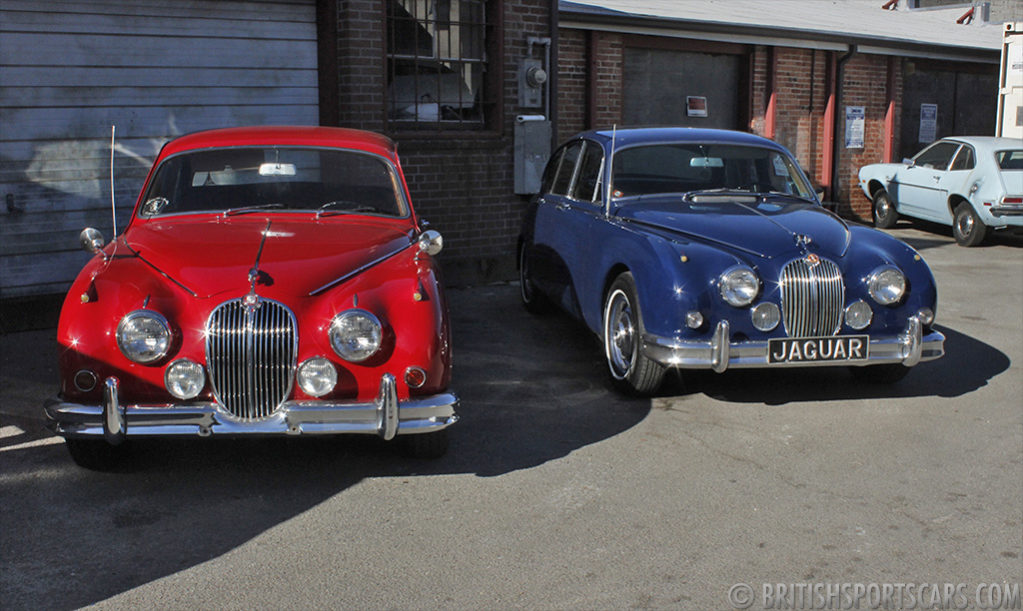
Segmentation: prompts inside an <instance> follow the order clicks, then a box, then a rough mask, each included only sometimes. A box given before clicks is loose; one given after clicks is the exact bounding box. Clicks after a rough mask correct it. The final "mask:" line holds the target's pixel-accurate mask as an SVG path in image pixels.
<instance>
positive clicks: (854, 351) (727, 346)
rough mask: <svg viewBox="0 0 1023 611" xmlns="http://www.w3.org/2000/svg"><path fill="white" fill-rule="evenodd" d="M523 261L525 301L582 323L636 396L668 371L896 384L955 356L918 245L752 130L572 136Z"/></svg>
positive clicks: (554, 167)
mask: <svg viewBox="0 0 1023 611" xmlns="http://www.w3.org/2000/svg"><path fill="white" fill-rule="evenodd" d="M518 257H519V258H518V266H519V276H520V286H521V296H522V302H523V304H524V305H525V307H526V308H527V309H528V310H530V311H532V312H536V313H539V312H542V311H544V310H546V309H548V308H550V306H552V305H554V306H559V307H561V308H563V309H565V310H567V311H568V312H569V313H570V314H572V315H574V316H576V317H578V318H580V319H581V320H582V321H583V322H584V323H585V324H586V325H587V326H588V327H589V328H590V329H591V330H592V331H593V332H594V333H596V334H597V335H598V336H599V337H600V338H601V339H602V341H603V345H604V353H605V356H606V360H607V367H608V371H609V373H610V376H611V379H612V381H613V382H614V384H615V385H616V386H618V387H619V388H620V389H621V390H623V391H625V392H629V393H635V394H641V395H645V394H651V393H653V392H655V391H656V390H657V389H658V388H659V386H660V384H661V381H662V380H663V378H664V373H665V371H666V370H667V369H669V368H672V369H711V370H713V371H715V372H718V373H721V372H724V371H726V370H729V369H738V368H753V367H759V368H773V367H807V366H828V367H835V366H848V367H850V368H851V370H852V372H853V373H854V374H855V375H858V376H862V377H864V378H866V379H868V380H873V381H877V382H884V383H889V382H894V381H897V380H899V379H901V378H902V377H903V376H905V375H906V374H907V373H908V372H909V370H910V368H912V367H914V366H915V365H917V364H918V363H921V362H924V361H928V360H931V359H936V358H938V357H940V356H941V355H942V354H943V353H944V341H945V338H944V336H943V335H942V334H941V333H940V332H938V331H936V330H935V329H934V328H933V325H934V319H935V311H936V303H937V291H936V287H935V283H934V277H933V275H932V274H931V270H930V268H928V266H927V264H926V263H925V262H924V260H923V258H922V257H921V256H920V254H919V253H917V252H916V251H915V250H913V249H912V248H911V247H909V246H908V245H906V244H905V243H903V242H901V241H899V240H897V239H895V238H893V237H891V236H888V235H886V234H885V233H883V232H880V231H877V230H875V229H872V228H869V227H864V226H858V225H850V224H848V223H846V222H845V221H843V220H842V219H840V218H839V217H838V216H836V215H834V214H833V213H831V212H830V211H828V210H826V209H824V208H823V207H822V206H821V204H820V201H819V199H818V197H817V195H816V194H815V192H814V189H813V187H812V186H811V183H810V181H809V180H807V178H806V176H805V175H804V174H803V172H802V170H801V169H800V168H799V165H798V164H797V163H796V161H795V160H794V159H793V158H792V155H791V154H790V153H789V152H788V151H787V150H786V149H785V148H784V147H782V146H780V145H779V144H777V143H775V142H772V141H770V140H767V139H764V138H761V137H759V136H755V135H751V134H746V133H740V132H731V131H723V130H702V129H690V128H656V129H655V128H649V129H628V130H617V131H611V130H607V131H589V132H584V133H582V134H579V135H577V136H575V137H573V138H571V139H570V140H569V141H568V142H566V143H565V144H564V145H562V146H561V147H560V148H559V149H558V150H557V151H556V152H555V153H554V155H552V157H551V159H550V161H549V162H548V164H547V167H546V170H545V172H544V176H543V180H542V186H541V192H540V193H539V195H538V196H537V197H536V198H534V200H533V201H532V203H531V205H530V207H529V210H528V212H527V214H526V217H525V220H524V224H523V228H522V233H521V235H520V238H519V244H518Z"/></svg>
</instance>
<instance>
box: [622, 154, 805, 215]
mask: <svg viewBox="0 0 1023 611" xmlns="http://www.w3.org/2000/svg"><path fill="white" fill-rule="evenodd" d="M613 172H614V176H613V179H612V184H613V186H614V196H615V197H631V196H638V195H651V194H656V193H697V192H705V191H747V192H750V193H776V194H784V195H791V196H795V197H799V198H803V199H808V200H811V201H813V200H814V199H815V197H814V191H813V187H812V186H811V185H810V184H809V183H808V182H807V181H806V179H805V178H804V176H803V173H802V172H801V171H800V170H799V168H798V166H797V165H796V164H795V162H794V161H793V160H792V159H791V158H790V157H789V156H788V155H785V154H784V153H781V152H779V151H776V150H772V149H768V148H762V147H756V146H741V145H734V144H714V143H702V144H701V143H678V144H652V145H645V146H634V147H629V148H626V149H622V150H621V151H618V152H617V153H616V154H615V158H614V169H613Z"/></svg>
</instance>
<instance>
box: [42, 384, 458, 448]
mask: <svg viewBox="0 0 1023 611" xmlns="http://www.w3.org/2000/svg"><path fill="white" fill-rule="evenodd" d="M118 388H119V381H118V380H117V378H113V377H111V378H107V379H106V380H105V381H104V388H103V404H102V405H82V404H79V403H68V402H65V401H61V400H59V399H50V400H48V401H47V402H46V405H45V409H46V417H47V420H48V421H49V425H50V428H52V429H53V431H54V432H55V433H57V434H58V435H61V436H64V437H95V438H100V437H102V438H105V439H106V440H107V441H108V442H110V443H112V444H118V443H121V442H122V441H124V440H125V438H127V437H166V436H171V437H188V436H193V435H197V436H199V437H208V436H210V435H214V434H216V435H228V436H245V435H257V436H258V435H303V434H313V435H317V434H320V435H329V434H370V435H379V436H380V437H381V438H383V439H385V440H390V439H393V438H394V437H395V436H396V435H410V434H416V433H432V432H435V431H439V430H441V429H444V428H447V427H449V426H451V425H452V424H454V423H455V422H457V421H458V415H457V414H456V413H455V407H457V405H458V397H457V396H455V395H454V394H452V393H441V394H437V395H432V396H429V397H416V398H413V399H409V400H406V401H399V400H398V391H397V384H396V383H395V379H394V376H393V375H391V374H384V375H383V376H382V377H381V378H380V391H379V393H378V394H377V397H376V399H375V400H373V401H372V402H368V403H359V402H354V401H352V402H332V401H287V402H285V403H284V404H283V405H282V406H281V407H280V408H279V409H278V410H277V411H276V412H274V414H273V415H272V416H270V417H269V418H265V419H261V420H256V421H244V420H239V419H237V418H234V417H232V416H231V415H230V414H228V413H226V412H225V411H224V410H223V409H222V408H221V407H220V406H218V405H217V404H216V403H213V402H203V403H188V404H182V405H178V404H162V405H124V404H122V402H121V400H120V397H119V393H118Z"/></svg>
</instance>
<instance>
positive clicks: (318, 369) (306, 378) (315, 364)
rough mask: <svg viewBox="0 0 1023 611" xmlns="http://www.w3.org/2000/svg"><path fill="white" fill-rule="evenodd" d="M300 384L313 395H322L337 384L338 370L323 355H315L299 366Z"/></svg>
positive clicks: (306, 392) (308, 393)
mask: <svg viewBox="0 0 1023 611" xmlns="http://www.w3.org/2000/svg"><path fill="white" fill-rule="evenodd" d="M298 386H299V388H301V389H302V392H304V393H305V394H307V395H309V396H311V397H322V396H323V395H325V394H327V393H329V392H330V391H331V390H333V389H334V387H335V386H337V370H336V369H334V365H333V364H332V363H331V362H330V361H328V360H327V359H325V358H323V357H322V356H317V357H313V358H311V359H309V360H308V361H305V362H303V363H302V364H301V365H299V366H298Z"/></svg>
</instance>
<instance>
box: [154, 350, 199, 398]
mask: <svg viewBox="0 0 1023 611" xmlns="http://www.w3.org/2000/svg"><path fill="white" fill-rule="evenodd" d="M163 385H164V386H165V387H166V388H167V392H169V393H170V394H172V395H174V396H175V397H177V398H178V399H182V400H188V399H194V398H195V397H198V396H199V393H201V392H202V389H203V388H204V387H205V386H206V372H204V371H203V369H202V365H200V364H199V363H196V362H195V361H192V360H189V359H178V360H176V361H174V362H173V363H171V364H170V365H168V366H167V370H166V371H165V372H163Z"/></svg>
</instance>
